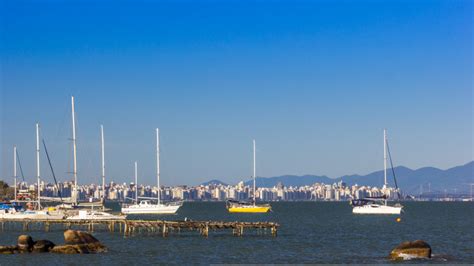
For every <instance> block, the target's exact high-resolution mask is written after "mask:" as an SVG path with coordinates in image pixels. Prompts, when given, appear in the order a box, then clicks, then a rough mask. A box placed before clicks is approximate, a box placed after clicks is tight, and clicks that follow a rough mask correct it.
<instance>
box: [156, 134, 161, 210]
mask: <svg viewBox="0 0 474 266" xmlns="http://www.w3.org/2000/svg"><path fill="white" fill-rule="evenodd" d="M156 182H157V184H158V191H157V193H156V194H157V197H158V205H160V204H161V202H160V201H161V188H160V130H159V129H158V128H157V129H156Z"/></svg>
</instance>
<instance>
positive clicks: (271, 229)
mask: <svg viewBox="0 0 474 266" xmlns="http://www.w3.org/2000/svg"><path fill="white" fill-rule="evenodd" d="M18 225H22V228H23V230H24V231H28V230H45V231H50V230H52V229H55V228H56V229H57V228H60V229H70V228H73V227H74V228H86V229H87V230H88V231H91V232H93V231H94V230H104V229H105V230H108V231H110V232H117V231H118V232H120V233H123V234H124V235H127V236H129V235H134V234H140V233H148V234H159V235H162V236H163V237H167V236H168V235H169V234H170V233H171V234H175V233H176V234H181V232H185V231H197V232H199V234H200V235H202V236H205V237H207V236H209V231H214V232H217V231H232V234H233V235H234V236H243V235H244V229H245V230H254V231H256V232H257V234H259V235H266V234H267V232H268V233H270V234H271V236H277V230H278V227H279V226H280V225H279V224H278V223H275V222H238V221H235V222H225V221H192V220H187V221H164V220H77V221H75V220H64V219H61V220H36V219H35V220H28V219H18V220H14V219H8V220H6V219H0V226H1V230H2V231H3V230H8V229H9V228H13V227H15V226H17V227H18Z"/></svg>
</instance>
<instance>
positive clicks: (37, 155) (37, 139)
mask: <svg viewBox="0 0 474 266" xmlns="http://www.w3.org/2000/svg"><path fill="white" fill-rule="evenodd" d="M39 156H40V148H39V123H36V182H37V185H38V210H40V209H41V188H40V157H39Z"/></svg>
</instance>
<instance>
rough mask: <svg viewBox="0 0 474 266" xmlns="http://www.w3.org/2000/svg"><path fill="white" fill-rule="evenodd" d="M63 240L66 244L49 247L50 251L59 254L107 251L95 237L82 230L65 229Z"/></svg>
mask: <svg viewBox="0 0 474 266" xmlns="http://www.w3.org/2000/svg"><path fill="white" fill-rule="evenodd" d="M64 241H65V242H66V245H62V246H55V247H54V248H52V249H51V252H53V253H61V254H87V253H101V252H105V251H107V248H106V247H105V246H104V245H102V243H100V241H99V240H97V238H95V237H94V236H92V235H91V234H89V233H86V232H82V231H75V230H66V231H65V232H64Z"/></svg>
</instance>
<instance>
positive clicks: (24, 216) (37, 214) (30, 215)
mask: <svg viewBox="0 0 474 266" xmlns="http://www.w3.org/2000/svg"><path fill="white" fill-rule="evenodd" d="M0 219H3V220H62V219H64V214H63V213H49V212H46V211H25V212H14V213H10V212H4V213H0Z"/></svg>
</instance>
